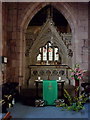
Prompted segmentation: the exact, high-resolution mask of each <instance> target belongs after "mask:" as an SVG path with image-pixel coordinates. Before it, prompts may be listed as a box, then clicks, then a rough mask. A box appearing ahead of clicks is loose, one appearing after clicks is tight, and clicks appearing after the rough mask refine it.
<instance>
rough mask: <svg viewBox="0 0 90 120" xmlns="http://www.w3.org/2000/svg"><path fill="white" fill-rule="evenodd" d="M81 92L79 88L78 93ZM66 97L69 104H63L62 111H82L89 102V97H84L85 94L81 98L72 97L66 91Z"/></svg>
mask: <svg viewBox="0 0 90 120" xmlns="http://www.w3.org/2000/svg"><path fill="white" fill-rule="evenodd" d="M78 90H79V88H77V91H78ZM64 97H65V98H66V100H67V103H65V104H63V106H60V107H63V109H62V110H64V109H67V110H74V111H76V112H78V111H79V110H81V109H84V106H83V104H84V103H86V101H87V100H88V98H87V97H85V96H84V94H82V95H80V96H75V97H73V96H71V95H70V94H69V93H68V92H67V90H65V89H64Z"/></svg>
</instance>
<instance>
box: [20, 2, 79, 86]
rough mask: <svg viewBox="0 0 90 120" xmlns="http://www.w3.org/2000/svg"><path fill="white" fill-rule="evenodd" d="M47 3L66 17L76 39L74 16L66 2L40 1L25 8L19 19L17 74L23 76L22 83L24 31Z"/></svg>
mask: <svg viewBox="0 0 90 120" xmlns="http://www.w3.org/2000/svg"><path fill="white" fill-rule="evenodd" d="M48 4H52V5H53V6H54V8H56V9H58V11H59V12H61V13H62V14H63V16H64V17H65V18H66V20H67V21H68V22H69V24H70V27H71V30H72V33H73V35H72V36H73V40H74V39H77V38H76V37H75V36H76V31H75V30H76V26H77V25H76V21H75V18H74V15H73V13H72V10H71V9H70V6H69V5H67V4H68V3H60V5H59V4H58V6H57V3H48V2H42V3H37V2H36V3H33V5H32V6H31V5H30V7H28V8H27V12H26V14H24V17H23V19H22V21H20V43H19V45H20V56H19V60H20V64H19V76H23V78H22V84H23V83H24V80H25V71H24V68H25V56H24V54H25V46H24V45H25V33H26V30H27V26H28V24H29V22H30V21H31V19H32V18H33V17H34V16H35V14H36V13H38V11H39V10H41V9H42V8H43V7H45V6H46V5H48Z"/></svg>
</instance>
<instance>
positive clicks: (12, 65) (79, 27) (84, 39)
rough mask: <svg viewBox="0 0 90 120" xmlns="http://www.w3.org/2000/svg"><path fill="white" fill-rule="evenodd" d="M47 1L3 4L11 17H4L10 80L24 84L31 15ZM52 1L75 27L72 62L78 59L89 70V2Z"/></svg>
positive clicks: (73, 28)
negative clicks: (27, 36)
mask: <svg viewBox="0 0 90 120" xmlns="http://www.w3.org/2000/svg"><path fill="white" fill-rule="evenodd" d="M47 4H48V3H6V4H4V3H3V6H7V10H6V11H7V13H6V15H7V17H8V20H7V19H3V26H4V27H6V26H7V27H6V28H7V37H6V39H7V43H6V44H7V47H5V49H4V51H7V57H8V64H7V80H9V81H19V80H20V81H21V84H23V83H24V82H25V79H24V77H25V32H26V29H27V25H28V23H29V22H30V20H31V19H32V17H33V16H34V15H35V14H36V13H37V12H38V11H39V10H40V9H41V8H43V7H44V6H45V5H47ZM51 4H52V5H53V6H54V7H55V8H56V9H58V10H59V11H60V12H61V13H62V14H63V15H64V16H65V18H66V19H67V21H68V23H69V24H70V27H71V29H72V35H73V38H72V44H73V46H72V49H73V52H74V56H73V61H72V63H73V64H74V63H76V62H77V63H79V64H80V65H81V67H82V68H83V69H88V3H51ZM5 9H6V7H3V11H5ZM3 17H5V14H4V16H3ZM5 21H7V24H5ZM4 34H5V31H4ZM4 36H5V35H4ZM4 43H5V39H4ZM4 46H5V45H4Z"/></svg>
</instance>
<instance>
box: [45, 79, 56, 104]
mask: <svg viewBox="0 0 90 120" xmlns="http://www.w3.org/2000/svg"><path fill="white" fill-rule="evenodd" d="M57 98H58V85H57V81H56V80H43V100H45V102H46V105H55V100H56V99H57Z"/></svg>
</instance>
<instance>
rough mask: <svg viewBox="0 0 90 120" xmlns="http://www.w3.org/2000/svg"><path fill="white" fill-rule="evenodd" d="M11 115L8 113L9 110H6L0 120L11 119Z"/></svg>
mask: <svg viewBox="0 0 90 120" xmlns="http://www.w3.org/2000/svg"><path fill="white" fill-rule="evenodd" d="M11 118H12V116H11V115H10V112H7V114H6V115H5V116H4V117H3V118H2V120H11Z"/></svg>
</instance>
